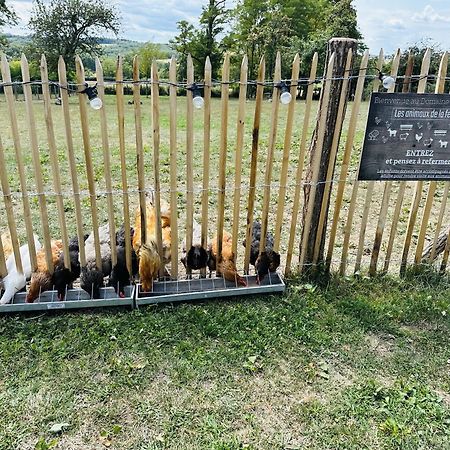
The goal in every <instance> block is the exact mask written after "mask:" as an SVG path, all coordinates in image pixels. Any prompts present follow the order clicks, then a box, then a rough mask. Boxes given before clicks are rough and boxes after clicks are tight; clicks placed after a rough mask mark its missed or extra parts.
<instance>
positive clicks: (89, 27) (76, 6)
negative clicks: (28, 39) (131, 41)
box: [28, 0, 120, 71]
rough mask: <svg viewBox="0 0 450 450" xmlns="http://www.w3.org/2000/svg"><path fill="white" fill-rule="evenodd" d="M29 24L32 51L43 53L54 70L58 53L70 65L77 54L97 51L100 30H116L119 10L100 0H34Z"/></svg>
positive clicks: (116, 32) (117, 28)
mask: <svg viewBox="0 0 450 450" xmlns="http://www.w3.org/2000/svg"><path fill="white" fill-rule="evenodd" d="M28 25H29V27H30V29H31V30H32V33H33V35H32V39H33V49H34V51H35V52H36V53H37V54H40V53H45V54H46V57H47V62H48V64H49V69H50V70H52V71H56V68H57V64H58V58H59V55H62V56H63V57H64V59H65V61H66V64H67V65H68V67H69V69H70V68H71V67H73V64H74V58H75V55H76V54H83V53H84V54H89V55H93V54H95V53H97V54H98V53H100V51H101V50H100V46H99V41H100V39H101V37H102V33H104V32H112V33H113V34H115V35H117V34H118V32H119V30H120V14H119V12H118V10H117V9H116V7H115V6H113V5H111V4H108V3H106V2H105V1H103V0H89V1H88V0H53V1H52V2H50V3H44V2H43V1H42V0H35V1H34V2H33V10H32V13H31V18H30V21H29V24H28Z"/></svg>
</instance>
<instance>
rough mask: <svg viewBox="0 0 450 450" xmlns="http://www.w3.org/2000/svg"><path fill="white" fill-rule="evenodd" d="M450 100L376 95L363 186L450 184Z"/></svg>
mask: <svg viewBox="0 0 450 450" xmlns="http://www.w3.org/2000/svg"><path fill="white" fill-rule="evenodd" d="M449 142H450V95H448V94H387V93H374V94H372V98H371V100H370V109H369V118H368V120H367V128H366V136H365V139H364V146H363V151H362V157H361V167H360V170H359V175H358V179H359V180H450V143H449Z"/></svg>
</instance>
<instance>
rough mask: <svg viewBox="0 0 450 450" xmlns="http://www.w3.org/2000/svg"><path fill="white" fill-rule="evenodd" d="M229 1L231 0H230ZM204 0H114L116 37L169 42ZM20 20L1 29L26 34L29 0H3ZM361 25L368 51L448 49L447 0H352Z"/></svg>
mask: <svg viewBox="0 0 450 450" xmlns="http://www.w3.org/2000/svg"><path fill="white" fill-rule="evenodd" d="M228 1H229V6H232V4H234V3H235V0H228ZM205 2H206V0H163V1H162V2H161V0H158V1H155V0H131V1H124V0H116V1H115V3H116V5H117V6H118V8H119V10H120V11H121V14H122V18H123V30H122V32H121V35H120V37H121V38H125V39H132V40H137V41H142V42H145V41H152V42H161V43H167V42H168V41H169V39H170V38H172V37H173V36H174V35H175V34H176V32H177V29H176V23H177V22H178V21H179V20H187V21H189V22H191V23H194V24H196V23H197V19H198V16H199V15H200V12H201V8H202V5H203V4H204V3H205ZM7 4H9V5H12V6H13V8H14V9H15V11H16V12H17V14H18V15H19V17H20V18H21V22H20V23H19V25H17V26H15V27H12V28H7V27H5V28H4V32H7V33H13V34H28V33H29V31H28V30H27V28H26V23H27V21H28V18H29V16H30V11H31V4H32V2H31V1H27V0H21V1H9V2H8V1H7ZM354 5H355V7H356V10H357V14H358V25H359V29H360V31H361V32H362V34H363V36H364V41H365V43H366V45H367V46H368V47H369V49H370V50H371V53H373V54H375V53H378V51H379V49H380V48H381V47H382V48H383V49H384V50H385V52H386V53H393V52H394V51H395V50H396V48H397V47H400V48H402V49H404V48H406V47H408V45H410V44H414V43H416V42H418V41H420V40H424V39H427V38H431V39H432V40H433V41H434V42H435V43H437V44H440V46H441V48H442V50H450V1H449V0H433V1H426V0H425V1H423V0H375V1H369V0H354Z"/></svg>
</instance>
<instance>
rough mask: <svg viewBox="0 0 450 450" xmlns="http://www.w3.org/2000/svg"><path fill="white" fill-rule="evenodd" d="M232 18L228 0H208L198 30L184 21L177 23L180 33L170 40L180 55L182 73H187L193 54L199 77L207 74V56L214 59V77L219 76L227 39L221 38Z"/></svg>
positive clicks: (212, 60) (184, 74)
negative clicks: (205, 67) (226, 2)
mask: <svg viewBox="0 0 450 450" xmlns="http://www.w3.org/2000/svg"><path fill="white" fill-rule="evenodd" d="M228 20H229V11H228V10H227V9H226V8H225V0H208V4H207V6H204V7H203V9H202V14H201V16H200V20H199V22H200V27H199V29H195V28H194V26H193V25H192V24H190V23H189V22H187V21H185V20H182V21H180V22H178V23H177V26H178V30H179V34H178V35H177V36H175V38H174V39H173V40H171V41H170V44H171V47H172V48H173V49H174V50H175V51H176V52H177V53H178V54H179V74H180V77H181V78H184V77H185V76H186V59H187V55H188V54H189V53H190V54H191V56H192V59H193V60H194V61H195V62H197V64H196V65H195V75H196V77H200V78H201V77H202V76H203V69H204V65H205V60H206V58H207V57H209V59H210V60H211V65H212V76H213V78H216V77H217V74H218V72H219V69H220V61H221V60H222V57H223V53H224V51H225V45H224V41H223V40H220V39H219V37H220V35H221V34H222V32H223V30H224V26H225V24H226V23H227V22H228Z"/></svg>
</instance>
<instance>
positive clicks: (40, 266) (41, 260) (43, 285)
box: [27, 240, 63, 303]
mask: <svg viewBox="0 0 450 450" xmlns="http://www.w3.org/2000/svg"><path fill="white" fill-rule="evenodd" d="M51 247H52V262H53V266H56V265H57V264H58V263H59V262H60V258H59V256H60V254H61V252H62V250H63V244H62V241H61V240H57V241H52V242H51ZM36 258H37V270H36V271H35V272H33V273H32V274H31V282H30V288H29V290H28V294H27V302H28V303H32V302H34V301H35V300H36V299H37V298H38V297H39V294H40V293H41V292H44V291H48V290H50V289H51V288H52V287H53V281H52V275H51V274H50V272H49V271H48V270H47V261H46V260H45V248H44V247H42V249H41V250H39V251H38V252H37V254H36Z"/></svg>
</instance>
